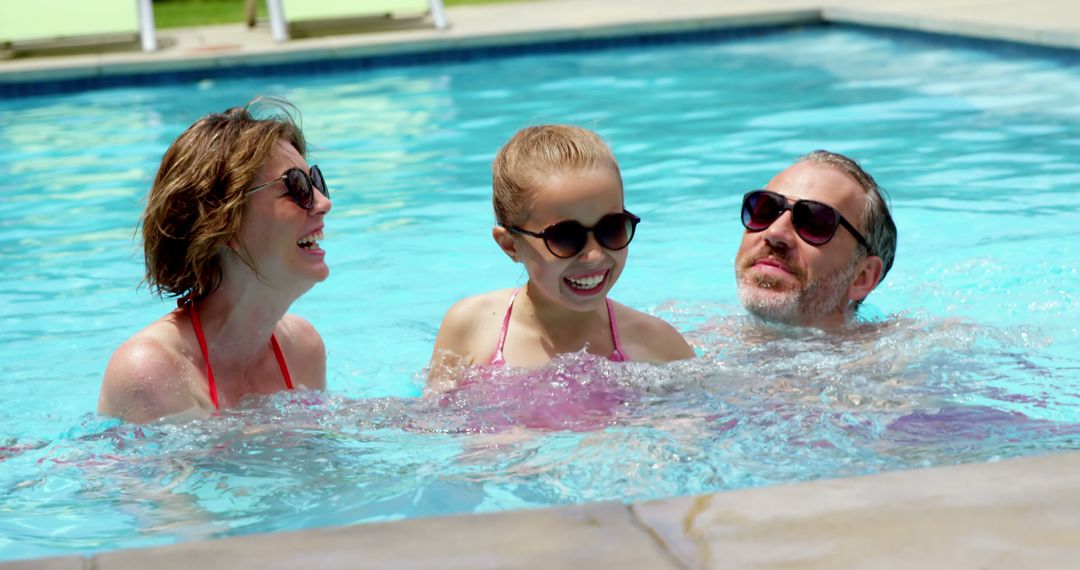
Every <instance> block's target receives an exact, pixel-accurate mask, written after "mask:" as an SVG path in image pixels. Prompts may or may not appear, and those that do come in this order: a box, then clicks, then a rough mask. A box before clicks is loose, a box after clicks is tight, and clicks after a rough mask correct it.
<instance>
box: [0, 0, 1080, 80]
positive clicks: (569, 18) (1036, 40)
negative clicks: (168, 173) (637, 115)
mask: <svg viewBox="0 0 1080 570" xmlns="http://www.w3.org/2000/svg"><path fill="white" fill-rule="evenodd" d="M447 14H448V16H449V19H450V23H451V27H450V29H448V30H444V31H438V30H435V29H434V26H432V25H431V23H430V21H429V20H427V21H424V20H419V21H413V22H412V23H411V25H406V26H405V27H402V26H395V29H390V30H388V29H385V28H384V29H382V30H378V31H369V32H368V33H363V34H349V35H327V36H322V37H311V38H306V39H295V40H290V41H288V42H284V43H275V42H274V41H273V39H272V38H271V34H270V29H269V25H268V24H267V23H266V22H260V23H259V25H257V26H256V27H255V28H253V29H248V28H247V27H245V26H244V25H243V24H235V25H224V26H211V27H198V28H180V29H166V30H160V31H159V32H158V40H159V43H160V49H158V50H157V51H156V52H153V53H143V52H141V51H138V45H137V42H132V43H131V44H130V46H128V48H127V49H126V50H122V51H110V52H106V53H82V54H72V55H52V56H47V55H32V56H29V57H16V58H14V59H8V60H0V84H4V83H25V82H30V81H49V80H59V79H72V78H82V77H92V76H96V75H117V74H138V73H148V72H160V71H177V70H198V69H206V68H215V67H234V66H245V65H258V64H269V63H280V62H282V61H298V60H300V61H302V60H311V59H324V58H336V57H359V56H364V55H378V54H391V53H402V52H417V51H433V50H442V49H447V48H456V47H478V46H491V45H501V44H507V43H515V44H517V43H528V42H533V41H550V40H552V39H573V38H587V37H603V36H610V35H613V34H629V33H635V32H638V31H643V30H650V31H673V30H693V29H700V28H705V27H717V26H742V25H747V24H755V23H756V24H769V23H783V22H797V21H804V22H814V21H822V20H824V21H832V22H842V23H859V24H867V25H877V26H886V27H896V28H905V29H914V30H920V31H927V32H938V33H948V34H954V35H961V36H969V37H976V38H986V39H1003V40H1010V41H1017V42H1023V43H1029V44H1034V45H1043V46H1053V47H1066V48H1075V49H1080V2H1078V1H1077V0H1026V1H1024V2H1019V1H1016V0H825V1H824V2H823V1H820V0H819V1H815V0H724V1H723V2H720V1H717V0H676V1H664V0H537V1H523V2H517V3H507V4H491V5H477V6H468V5H467V6H459V7H454V8H450V9H448V10H447ZM406 24H408V23H406Z"/></svg>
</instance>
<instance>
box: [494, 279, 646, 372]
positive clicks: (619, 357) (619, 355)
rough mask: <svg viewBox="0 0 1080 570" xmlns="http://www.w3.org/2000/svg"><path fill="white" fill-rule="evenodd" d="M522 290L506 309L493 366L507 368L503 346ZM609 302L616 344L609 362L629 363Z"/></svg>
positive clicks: (515, 293)
mask: <svg viewBox="0 0 1080 570" xmlns="http://www.w3.org/2000/svg"><path fill="white" fill-rule="evenodd" d="M519 292H521V290H520V289H518V290H517V291H514V294H513V295H510V304H509V305H508V306H507V307H506V316H505V317H503V323H502V330H500V331H499V344H498V345H497V346H496V347H495V354H492V355H491V360H490V361H489V362H488V364H489V365H491V366H506V359H505V358H503V345H504V344H506V329H508V328H509V327H510V313H511V311H513V310H514V299H517V295H518V293H519ZM604 301H605V302H607V312H608V321H609V322H610V323H611V340H612V341H613V342H614V343H615V351H614V352H612V353H611V355H610V356H608V360H610V361H612V362H627V361H629V360H630V359H629V358H627V357H626V355H625V354H623V350H622V343H621V342H619V327H618V325H616V324H615V311H614V310H613V309H612V307H611V299H604Z"/></svg>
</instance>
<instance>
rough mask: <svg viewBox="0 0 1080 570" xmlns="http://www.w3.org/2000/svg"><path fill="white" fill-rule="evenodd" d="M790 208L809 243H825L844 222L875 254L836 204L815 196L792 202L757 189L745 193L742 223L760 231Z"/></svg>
mask: <svg viewBox="0 0 1080 570" xmlns="http://www.w3.org/2000/svg"><path fill="white" fill-rule="evenodd" d="M788 210H791V224H792V225H793V226H795V233H796V234H798V235H799V237H800V238H802V240H803V241H805V242H806V243H808V244H810V245H814V246H821V245H825V244H827V243H829V240H831V239H832V238H833V236H834V235H836V227H837V226H844V228H846V229H847V231H849V232H851V235H853V236H855V239H856V240H857V241H858V242H859V243H860V244H862V246H863V247H865V248H866V251H867V253H869V254H871V255H873V250H871V249H870V244H869V243H868V242H867V241H866V238H864V237H863V236H862V234H860V233H859V230H857V229H855V226H853V225H851V222H848V221H847V220H846V219H844V216H842V215H841V214H840V212H838V211H836V208H833V207H832V206H830V205H828V204H823V203H821V202H815V201H813V200H796V201H795V203H794V204H792V205H791V206H788V199H787V197H785V196H783V195H781V194H777V193H776V192H769V191H768V190H754V191H753V192H748V193H747V194H746V195H745V196H743V202H742V223H743V226H745V227H746V229H747V230H748V231H751V232H760V231H763V230H765V229H766V228H768V227H769V226H771V225H772V223H773V222H775V221H776V219H777V218H779V217H780V216H781V215H783V213H784V212H786V211H788Z"/></svg>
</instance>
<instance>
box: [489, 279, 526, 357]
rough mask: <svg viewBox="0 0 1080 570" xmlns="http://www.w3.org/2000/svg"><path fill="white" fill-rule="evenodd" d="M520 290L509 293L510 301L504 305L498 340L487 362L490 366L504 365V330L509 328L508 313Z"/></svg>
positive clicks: (511, 309) (512, 307) (512, 308)
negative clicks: (504, 314) (504, 313)
mask: <svg viewBox="0 0 1080 570" xmlns="http://www.w3.org/2000/svg"><path fill="white" fill-rule="evenodd" d="M520 291H521V289H518V290H517V291H514V294H513V295H510V303H508V304H507V305H506V316H505V317H503V322H502V329H501V330H499V342H498V344H496V345H495V354H492V355H491V360H490V361H489V362H488V364H489V365H491V366H505V365H506V359H505V358H503V345H504V344H506V330H507V329H509V328H510V313H511V312H512V311H513V310H514V299H517V295H518V293H519V292H520Z"/></svg>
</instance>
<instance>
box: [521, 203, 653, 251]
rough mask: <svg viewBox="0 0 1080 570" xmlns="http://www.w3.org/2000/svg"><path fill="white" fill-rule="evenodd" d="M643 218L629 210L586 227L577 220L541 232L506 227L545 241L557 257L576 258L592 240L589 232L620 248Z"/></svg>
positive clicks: (601, 243)
mask: <svg viewBox="0 0 1080 570" xmlns="http://www.w3.org/2000/svg"><path fill="white" fill-rule="evenodd" d="M640 221H641V218H639V217H637V216H635V215H633V214H631V213H630V212H627V211H625V210H624V211H622V212H619V213H617V214H608V215H606V216H604V217H603V218H600V221H598V222H596V225H595V226H593V227H591V228H587V227H585V226H583V225H581V224H580V223H578V222H576V221H574V220H567V221H565V222H559V223H557V224H553V225H550V226H548V227H547V228H544V230H543V231H540V232H530V231H528V230H525V229H522V228H519V227H517V226H503V227H504V228H506V229H508V230H510V231H511V232H513V233H515V234H523V235H527V236H532V237H535V238H540V239H542V240H544V245H546V246H547V248H548V251H550V252H551V254H552V255H554V256H555V257H560V258H563V259H566V258H568V257H574V256H575V255H577V254H579V253H581V250H583V249H585V243H586V242H587V241H589V233H590V232H591V233H592V235H593V236H594V237H595V238H596V242H597V243H599V244H600V245H602V246H604V247H605V248H607V249H610V250H612V251H618V250H620V249H623V248H625V247H626V246H628V245H630V240H632V239H634V230H635V229H637V225H638V222H640Z"/></svg>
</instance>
